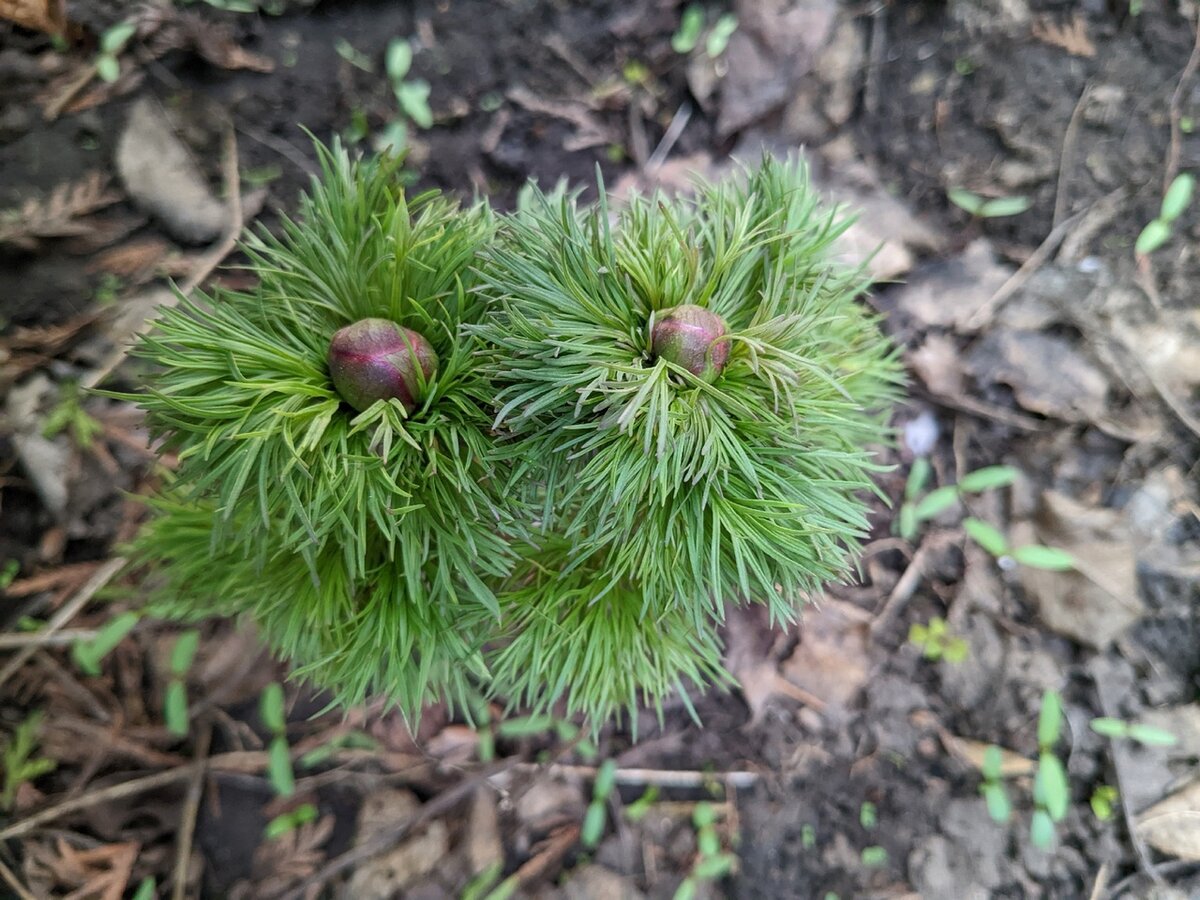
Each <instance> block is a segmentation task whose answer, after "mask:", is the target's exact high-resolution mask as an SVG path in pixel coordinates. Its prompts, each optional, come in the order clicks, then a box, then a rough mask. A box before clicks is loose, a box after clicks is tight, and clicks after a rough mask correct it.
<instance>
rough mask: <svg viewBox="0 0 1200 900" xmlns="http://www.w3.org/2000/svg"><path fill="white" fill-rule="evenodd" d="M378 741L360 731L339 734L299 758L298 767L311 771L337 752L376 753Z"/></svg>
mask: <svg viewBox="0 0 1200 900" xmlns="http://www.w3.org/2000/svg"><path fill="white" fill-rule="evenodd" d="M379 747H380V744H379V741H377V740H375V738H373V737H371V736H370V735H369V734H366V733H364V732H361V731H347V732H346V733H345V734H339V735H338V736H337V737H335V738H334V739H333V740H331V741H328V742H326V743H324V744H322V745H321V746H320V747H316V748H314V749H312V750H309V751H308V752H307V753H305V754H304V755H303V756H302V757H300V765H301V766H302V767H304V768H305V769H311V768H313V767H315V766H319V765H321V764H322V763H324V762H326V761H327V760H329V759H330V758H331V757H332V756H333V755H334V754H336V753H337V752H338V751H339V750H368V751H371V752H376V751H378V750H379Z"/></svg>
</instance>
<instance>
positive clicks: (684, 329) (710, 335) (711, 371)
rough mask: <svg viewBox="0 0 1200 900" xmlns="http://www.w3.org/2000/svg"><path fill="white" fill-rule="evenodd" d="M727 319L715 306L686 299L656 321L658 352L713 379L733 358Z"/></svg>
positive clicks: (662, 357) (653, 335) (698, 375)
mask: <svg viewBox="0 0 1200 900" xmlns="http://www.w3.org/2000/svg"><path fill="white" fill-rule="evenodd" d="M724 338H725V321H724V319H722V318H721V317H720V316H718V315H717V314H716V313H714V312H712V311H711V310H707V309H705V308H704V307H703V306H696V305H695V304H692V303H685V304H683V305H682V306H676V307H674V308H672V309H667V310H663V311H662V313H661V314H660V315H659V319H658V321H657V322H655V323H654V330H653V332H651V342H652V344H653V347H654V355H655V356H657V357H660V358H661V359H665V360H667V361H668V362H673V363H675V365H677V366H682V367H683V368H685V369H687V370H688V371H689V372H691V373H692V374H693V375H696V376H697V377H699V378H703V379H704V380H705V381H712V380H713V379H714V378H716V377H717V376H718V375H720V374H721V372H722V371H723V370H724V369H725V363H726V362H727V361H728V360H729V341H728V340H726V339H724Z"/></svg>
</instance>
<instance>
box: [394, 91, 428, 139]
mask: <svg viewBox="0 0 1200 900" xmlns="http://www.w3.org/2000/svg"><path fill="white" fill-rule="evenodd" d="M429 91H430V87H429V82H428V81H423V80H420V79H416V80H413V81H405V82H403V83H401V84H399V85H397V86H396V90H395V94H396V100H397V101H398V102H399V104H400V108H401V109H402V110H404V114H405V115H406V116H408V117H409V118H410V119H412V120H413V122H415V123H416V125H417V127H418V128H432V127H433V110H431V109H430V108H429Z"/></svg>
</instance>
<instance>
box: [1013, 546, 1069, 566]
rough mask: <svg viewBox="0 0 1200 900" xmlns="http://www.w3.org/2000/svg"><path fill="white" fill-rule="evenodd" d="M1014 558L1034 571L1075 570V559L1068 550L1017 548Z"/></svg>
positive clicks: (1040, 547)
mask: <svg viewBox="0 0 1200 900" xmlns="http://www.w3.org/2000/svg"><path fill="white" fill-rule="evenodd" d="M1012 557H1013V559H1015V560H1016V561H1017V562H1019V563H1020V564H1021V565H1023V566H1029V567H1031V568H1034V569H1049V570H1050V571H1053V572H1065V571H1067V570H1069V569H1073V568H1075V557H1073V556H1071V554H1070V553H1068V552H1067V551H1066V550H1060V549H1059V548H1057V547H1042V546H1040V545H1038V544H1030V545H1029V546H1027V547H1017V548H1016V549H1015V550H1013V552H1012Z"/></svg>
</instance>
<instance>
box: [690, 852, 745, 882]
mask: <svg viewBox="0 0 1200 900" xmlns="http://www.w3.org/2000/svg"><path fill="white" fill-rule="evenodd" d="M735 859H736V857H735V856H734V855H733V854H732V853H717V854H715V855H713V856H707V857H705V858H704V859H702V860H700V862H698V863H697V864H696V868H695V869H694V870H693V871H694V872H695V875H696V877H697V878H703V879H704V880H705V881H717V880H718V879H721V878H724V877H725V876H726V875H728V874H729V873H730V872H731V871H732V870H733V862H734V860H735Z"/></svg>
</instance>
